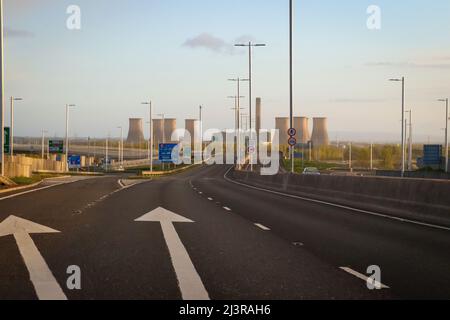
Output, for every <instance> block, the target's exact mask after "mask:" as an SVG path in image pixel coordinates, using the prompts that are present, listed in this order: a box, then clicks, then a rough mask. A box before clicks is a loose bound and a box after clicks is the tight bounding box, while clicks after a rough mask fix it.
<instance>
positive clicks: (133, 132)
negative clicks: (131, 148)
mask: <svg viewBox="0 0 450 320" xmlns="http://www.w3.org/2000/svg"><path fill="white" fill-rule="evenodd" d="M144 141H145V138H144V120H143V119H130V129H129V132H128V138H127V143H130V144H139V143H142V142H144Z"/></svg>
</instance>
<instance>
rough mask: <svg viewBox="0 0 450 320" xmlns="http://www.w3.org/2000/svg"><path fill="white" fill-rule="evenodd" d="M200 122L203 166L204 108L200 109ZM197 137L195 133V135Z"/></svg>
mask: <svg viewBox="0 0 450 320" xmlns="http://www.w3.org/2000/svg"><path fill="white" fill-rule="evenodd" d="M199 113H200V114H199V120H200V151H201V159H202V164H203V106H200V107H199ZM194 135H195V133H194Z"/></svg>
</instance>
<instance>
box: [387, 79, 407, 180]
mask: <svg viewBox="0 0 450 320" xmlns="http://www.w3.org/2000/svg"><path fill="white" fill-rule="evenodd" d="M389 81H394V82H401V83H402V169H401V175H402V178H403V177H404V176H405V160H406V159H405V156H406V155H405V127H404V123H405V77H402V78H401V79H390V80H389Z"/></svg>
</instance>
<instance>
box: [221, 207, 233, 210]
mask: <svg viewBox="0 0 450 320" xmlns="http://www.w3.org/2000/svg"><path fill="white" fill-rule="evenodd" d="M223 208H224V209H225V210H226V211H231V209H230V208H228V207H223Z"/></svg>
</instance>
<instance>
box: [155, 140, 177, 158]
mask: <svg viewBox="0 0 450 320" xmlns="http://www.w3.org/2000/svg"><path fill="white" fill-rule="evenodd" d="M177 146H178V144H176V143H160V144H159V161H161V162H162V163H175V162H177V159H174V158H173V156H172V154H173V150H174V149H175V148H176V147H177Z"/></svg>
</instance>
